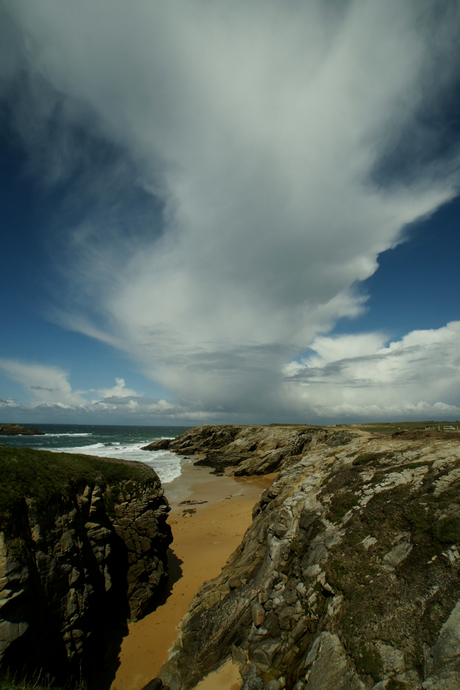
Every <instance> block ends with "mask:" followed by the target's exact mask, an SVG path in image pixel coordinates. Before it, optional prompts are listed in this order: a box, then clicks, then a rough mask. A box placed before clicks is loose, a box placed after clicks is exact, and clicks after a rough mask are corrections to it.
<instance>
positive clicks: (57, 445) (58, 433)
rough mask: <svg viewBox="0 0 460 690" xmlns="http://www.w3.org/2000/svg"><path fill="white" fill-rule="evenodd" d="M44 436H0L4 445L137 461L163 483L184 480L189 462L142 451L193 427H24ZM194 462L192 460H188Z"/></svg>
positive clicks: (168, 453) (75, 425)
mask: <svg viewBox="0 0 460 690" xmlns="http://www.w3.org/2000/svg"><path fill="white" fill-rule="evenodd" d="M22 426H26V427H27V428H30V429H36V430H37V431H42V432H44V434H45V435H44V436H0V445H4V446H16V447H21V448H37V449H46V450H52V451H56V452H59V451H64V452H66V453H84V454H85V455H98V456H99V457H103V458H120V459H122V460H137V461H140V462H143V463H145V464H146V465H150V466H151V467H153V469H154V470H155V471H156V473H157V474H158V476H159V478H160V480H161V483H162V484H168V483H169V482H172V481H173V479H176V478H177V477H180V475H181V471H182V466H183V463H184V462H185V463H187V460H185V459H184V458H181V457H180V456H178V455H176V454H175V453H170V452H169V451H167V450H156V451H148V450H141V448H142V446H146V445H147V444H148V443H151V442H152V441H156V440H158V439H161V438H175V437H176V436H180V434H183V433H184V432H185V431H187V430H188V429H192V428H193V427H190V426H115V425H110V426H102V425H99V424H94V425H89V424H23V425H22ZM188 462H190V461H188Z"/></svg>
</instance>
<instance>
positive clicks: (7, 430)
mask: <svg viewBox="0 0 460 690" xmlns="http://www.w3.org/2000/svg"><path fill="white" fill-rule="evenodd" d="M0 436H44V433H43V431H37V429H28V428H27V427H25V426H21V425H20V424H0Z"/></svg>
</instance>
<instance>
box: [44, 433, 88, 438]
mask: <svg viewBox="0 0 460 690" xmlns="http://www.w3.org/2000/svg"><path fill="white" fill-rule="evenodd" d="M45 436H53V437H55V438H57V437H58V436H66V437H68V438H74V437H75V438H76V437H77V436H92V434H88V433H81V434H49V433H46V434H45Z"/></svg>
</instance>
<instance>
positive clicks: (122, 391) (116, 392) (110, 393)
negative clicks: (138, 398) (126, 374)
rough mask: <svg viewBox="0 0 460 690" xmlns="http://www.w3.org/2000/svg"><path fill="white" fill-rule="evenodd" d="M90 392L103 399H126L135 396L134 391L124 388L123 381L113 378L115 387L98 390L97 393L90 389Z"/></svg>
mask: <svg viewBox="0 0 460 690" xmlns="http://www.w3.org/2000/svg"><path fill="white" fill-rule="evenodd" d="M90 392H91V393H93V392H97V393H99V395H100V396H102V397H103V398H112V397H115V398H127V397H130V396H132V395H137V393H136V391H134V390H131V388H126V384H125V380H124V379H122V378H119V379H118V378H115V386H113V388H99V389H98V390H97V391H95V390H94V389H92V390H91V391H90Z"/></svg>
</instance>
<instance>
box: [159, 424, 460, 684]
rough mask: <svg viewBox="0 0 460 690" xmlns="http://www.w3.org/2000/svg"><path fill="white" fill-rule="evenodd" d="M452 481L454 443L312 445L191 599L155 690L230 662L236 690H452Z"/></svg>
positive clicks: (459, 627)
mask: <svg viewBox="0 0 460 690" xmlns="http://www.w3.org/2000/svg"><path fill="white" fill-rule="evenodd" d="M237 438H238V435H236V436H235V439H237ZM459 470H460V444H459V442H458V441H457V440H456V438H452V439H450V440H446V439H445V438H444V439H438V438H426V437H425V438H424V437H420V438H419V437H417V436H415V437H414V438H409V439H407V438H401V437H395V438H381V439H377V438H374V437H372V436H371V435H370V434H368V433H366V432H358V431H356V435H355V437H354V438H353V439H351V440H350V441H349V442H348V443H347V444H346V445H342V446H340V445H334V446H333V447H331V446H330V445H328V438H327V437H322V438H318V439H317V440H316V443H315V444H314V445H313V446H312V445H311V444H309V445H308V446H307V449H306V452H303V451H302V454H301V455H300V457H298V458H293V459H292V460H291V462H289V463H286V464H285V466H284V469H283V470H282V471H281V473H280V474H279V475H278V477H277V478H276V480H275V481H274V482H273V484H272V486H271V487H270V488H269V489H267V490H266V491H265V492H264V494H263V495H262V497H261V500H260V502H259V504H258V505H257V506H256V508H255V510H254V520H253V523H252V525H251V527H250V528H249V530H248V531H247V533H246V535H245V537H244V539H243V542H242V543H241V545H240V547H239V548H238V549H237V550H236V551H235V552H234V554H233V555H232V557H231V558H230V560H229V562H228V563H227V565H226V566H225V567H224V569H223V570H222V573H221V574H220V575H219V577H217V578H216V579H215V580H213V581H211V582H207V583H205V584H204V585H203V587H202V588H201V589H200V591H199V592H198V594H197V596H196V597H195V599H194V600H193V602H192V605H191V607H190V609H189V612H188V613H187V615H186V617H185V618H184V620H183V622H182V630H181V633H180V635H179V637H178V639H177V641H176V643H175V645H174V648H173V655H172V657H171V658H170V661H169V662H168V663H167V664H165V666H164V667H163V668H162V670H161V671H160V673H159V677H160V678H161V679H162V681H163V683H164V684H165V685H167V686H168V687H169V688H170V689H171V690H187V689H188V688H193V687H194V686H195V685H196V683H197V682H198V680H199V679H201V678H202V677H203V676H204V675H207V673H209V671H211V670H213V669H215V668H217V667H218V666H220V665H221V664H222V663H223V661H225V660H226V659H227V658H229V656H233V659H234V660H235V661H236V662H237V663H238V664H239V665H240V668H241V673H242V677H243V678H245V679H246V680H245V681H244V684H243V687H244V688H246V687H248V688H249V687H258V688H263V689H264V690H279V689H280V688H283V687H285V688H287V690H339V689H340V690H385V689H386V690H404V689H405V690H411V689H412V690H423V689H425V690H435V689H436V690H458V688H459V687H460V577H459V568H460V472H459ZM250 683H252V685H251V684H250Z"/></svg>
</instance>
